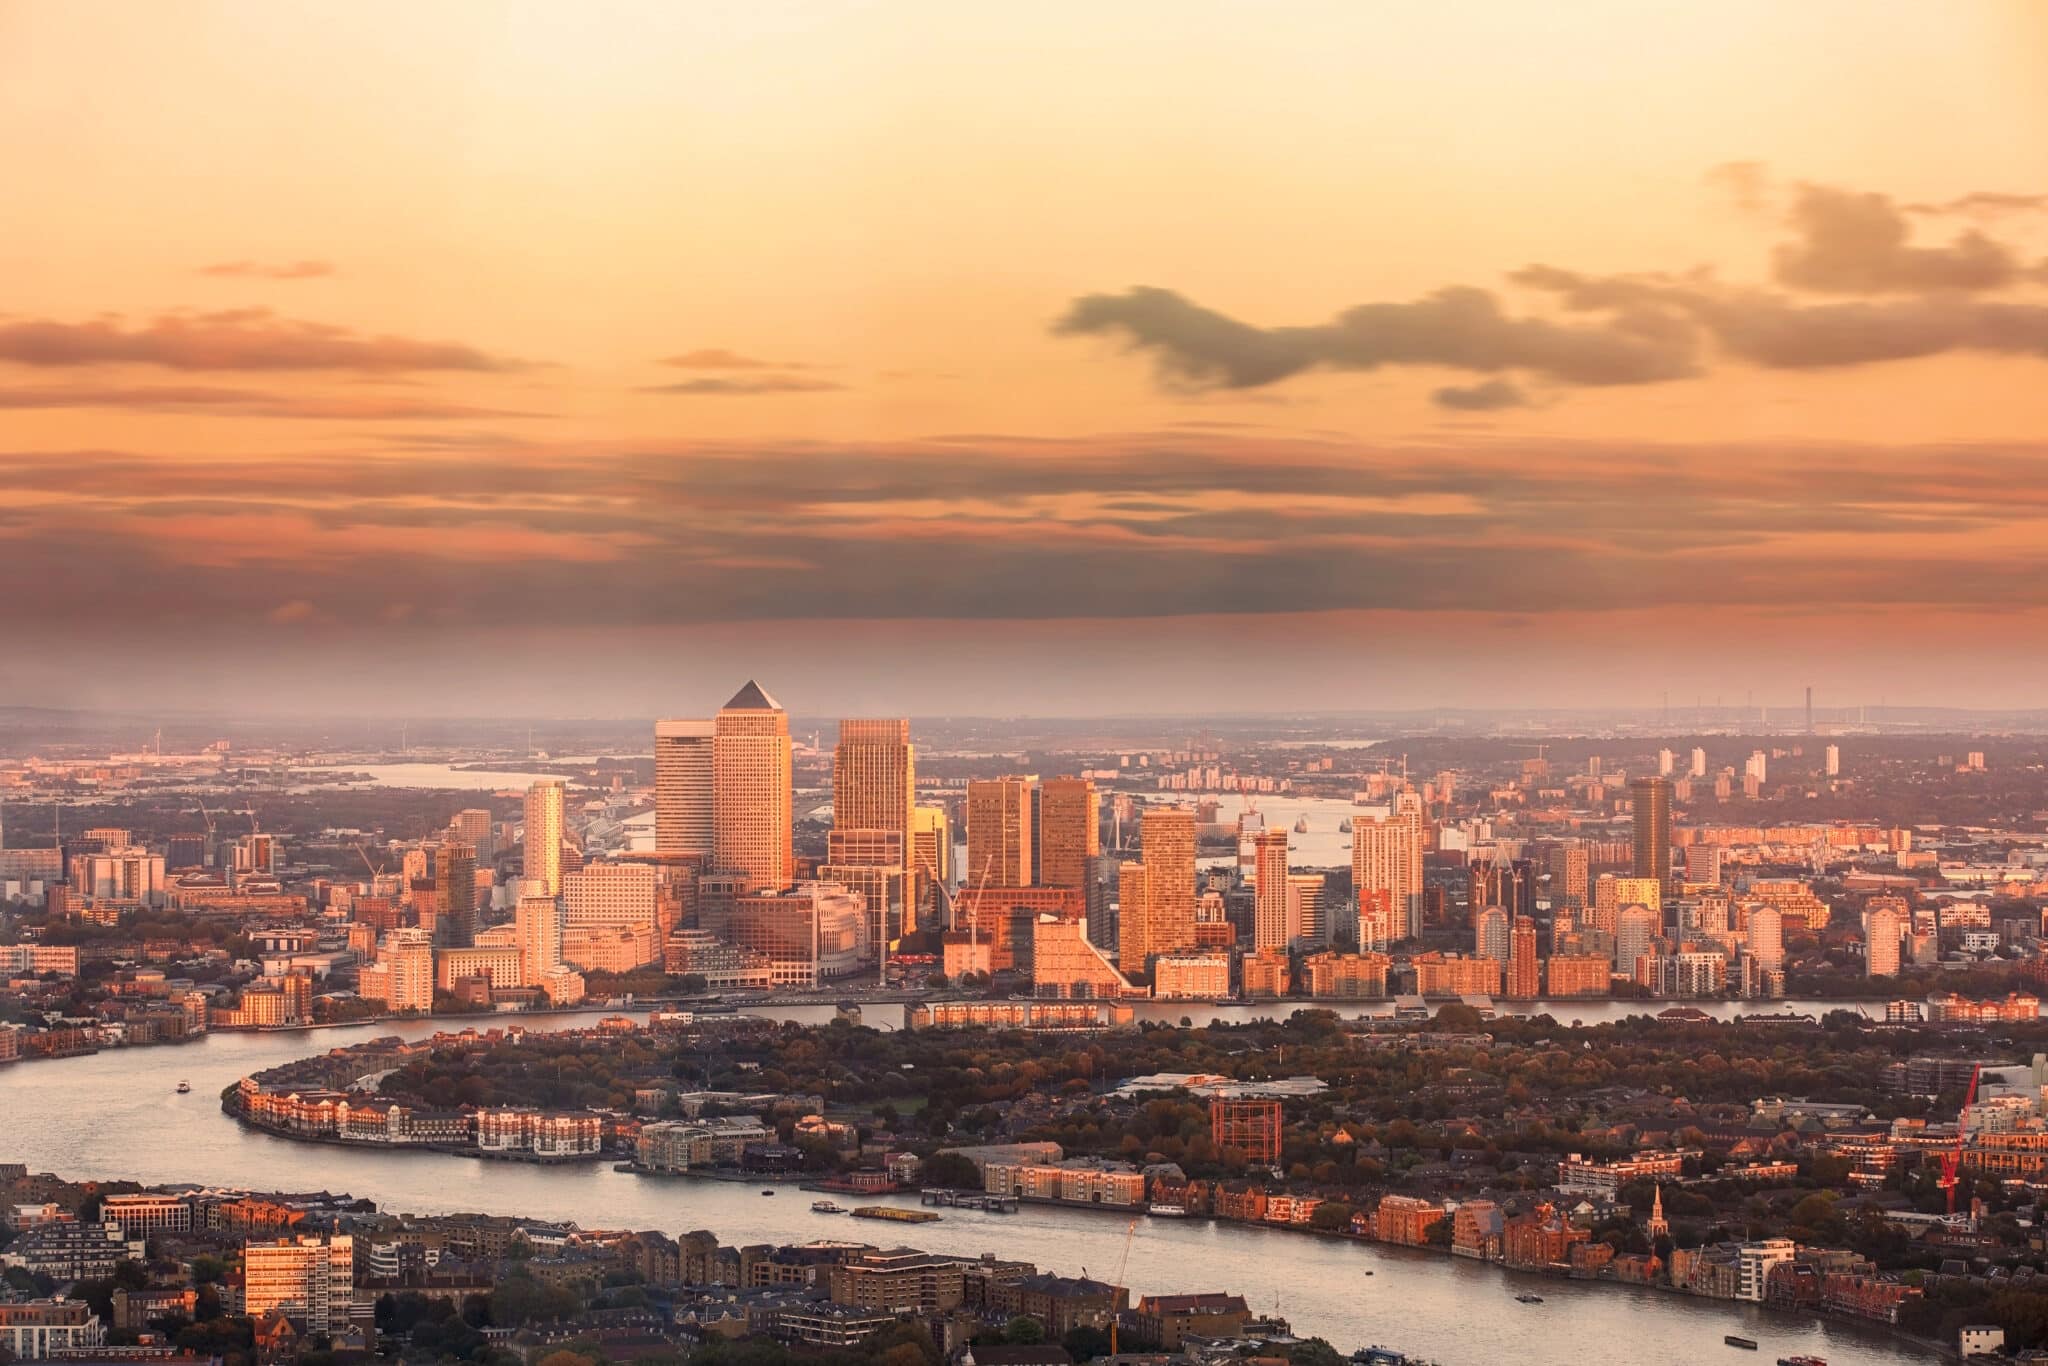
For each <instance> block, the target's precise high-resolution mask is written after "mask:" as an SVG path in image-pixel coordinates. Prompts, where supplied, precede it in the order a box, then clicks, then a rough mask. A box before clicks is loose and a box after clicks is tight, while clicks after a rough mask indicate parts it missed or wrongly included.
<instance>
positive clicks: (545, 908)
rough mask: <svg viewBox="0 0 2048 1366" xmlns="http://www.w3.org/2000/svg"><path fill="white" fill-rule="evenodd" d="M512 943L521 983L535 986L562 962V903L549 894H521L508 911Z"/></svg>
mask: <svg viewBox="0 0 2048 1366" xmlns="http://www.w3.org/2000/svg"><path fill="white" fill-rule="evenodd" d="M512 929H513V943H514V945H515V946H516V947H517V948H518V950H519V975H520V978H521V980H522V982H523V984H524V985H526V986H538V985H540V984H541V982H542V981H543V980H544V979H545V978H546V977H547V975H548V974H549V973H551V972H553V971H555V970H556V969H557V968H560V967H561V966H562V906H561V903H560V902H558V901H556V900H555V899H554V898H553V897H551V896H524V897H521V898H519V905H518V906H517V907H515V908H514V909H513V912H512Z"/></svg>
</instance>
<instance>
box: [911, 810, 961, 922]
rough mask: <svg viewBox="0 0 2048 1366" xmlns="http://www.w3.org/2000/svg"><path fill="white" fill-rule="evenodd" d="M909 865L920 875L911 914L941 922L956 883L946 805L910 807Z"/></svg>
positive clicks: (926, 920)
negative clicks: (945, 906)
mask: <svg viewBox="0 0 2048 1366" xmlns="http://www.w3.org/2000/svg"><path fill="white" fill-rule="evenodd" d="M910 867H911V870H912V871H913V872H914V873H915V874H916V876H917V891H918V901H919V905H918V907H917V909H916V910H915V911H914V912H912V914H914V915H916V916H918V917H919V918H920V919H921V921H922V922H923V923H925V924H929V925H937V924H939V923H941V921H942V919H943V916H942V914H941V912H942V909H943V907H944V905H945V902H946V898H947V896H948V894H949V890H950V888H951V887H952V885H953V826H952V822H951V821H949V820H948V819H947V818H946V809H945V808H944V807H941V806H915V807H912V808H911V810H910Z"/></svg>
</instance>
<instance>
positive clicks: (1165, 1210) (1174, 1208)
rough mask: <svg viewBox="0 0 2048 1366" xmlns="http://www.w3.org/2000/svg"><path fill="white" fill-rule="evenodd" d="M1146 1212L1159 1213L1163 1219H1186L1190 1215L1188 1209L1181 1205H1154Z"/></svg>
mask: <svg viewBox="0 0 2048 1366" xmlns="http://www.w3.org/2000/svg"><path fill="white" fill-rule="evenodd" d="M1145 1212H1146V1213H1147V1214H1152V1215H1157V1216H1158V1217H1159V1218H1161V1219H1185V1218H1187V1217H1188V1212H1187V1210H1186V1209H1185V1208H1184V1207H1182V1206H1180V1205H1153V1206H1150V1207H1149V1208H1148V1209H1146V1211H1145Z"/></svg>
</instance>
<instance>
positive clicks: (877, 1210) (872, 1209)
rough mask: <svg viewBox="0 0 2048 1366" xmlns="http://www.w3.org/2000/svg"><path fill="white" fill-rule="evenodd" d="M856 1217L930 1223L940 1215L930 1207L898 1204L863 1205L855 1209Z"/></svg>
mask: <svg viewBox="0 0 2048 1366" xmlns="http://www.w3.org/2000/svg"><path fill="white" fill-rule="evenodd" d="M853 1217H854V1218H856V1219H890V1220H893V1221H895V1222H896V1223H899V1224H929V1223H931V1222H932V1221H933V1220H935V1219H937V1218H938V1217H939V1216H938V1215H936V1214H934V1213H932V1212H931V1211H930V1210H928V1209H903V1208H901V1207H899V1206H896V1205H862V1206H860V1207H859V1208H857V1209H855V1210H854V1211H853Z"/></svg>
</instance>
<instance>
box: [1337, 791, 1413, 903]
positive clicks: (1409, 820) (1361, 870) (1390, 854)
mask: <svg viewBox="0 0 2048 1366" xmlns="http://www.w3.org/2000/svg"><path fill="white" fill-rule="evenodd" d="M1351 883H1352V886H1353V887H1355V888H1356V889H1357V890H1358V891H1360V892H1386V893H1387V894H1388V895H1389V897H1390V898H1391V900H1392V904H1393V911H1394V920H1395V923H1396V924H1399V925H1402V926H1403V927H1404V929H1403V937H1404V938H1411V939H1412V938H1414V937H1415V936H1416V935H1419V934H1421V933H1422V798H1421V796H1420V795H1419V794H1417V793H1415V792H1413V791H1403V792H1401V793H1399V794H1397V795H1396V796H1395V798H1394V810H1393V814H1392V815H1390V816H1388V817H1386V818H1385V819H1383V820H1369V821H1357V822H1355V823H1354V824H1353V826H1352V832H1351Z"/></svg>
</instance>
